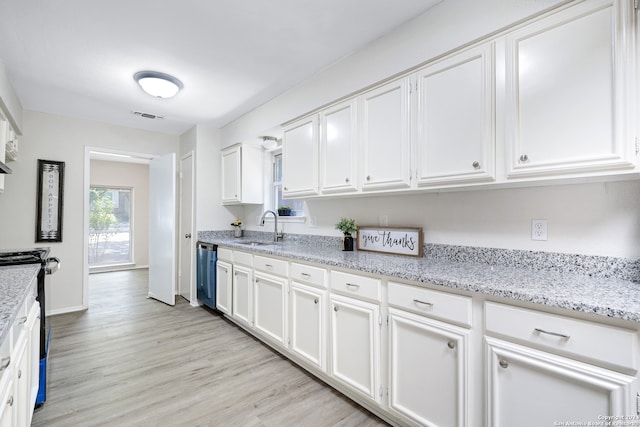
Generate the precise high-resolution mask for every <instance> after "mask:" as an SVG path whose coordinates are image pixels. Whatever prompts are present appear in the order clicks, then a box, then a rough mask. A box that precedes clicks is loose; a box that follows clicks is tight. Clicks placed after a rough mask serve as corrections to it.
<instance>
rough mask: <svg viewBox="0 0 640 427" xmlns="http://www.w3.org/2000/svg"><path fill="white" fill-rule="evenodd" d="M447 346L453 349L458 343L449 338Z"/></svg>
mask: <svg viewBox="0 0 640 427" xmlns="http://www.w3.org/2000/svg"><path fill="white" fill-rule="evenodd" d="M447 347H449V348H450V349H451V350H453V349H454V348H456V343H455V342H454V341H453V340H449V342H448V343H447Z"/></svg>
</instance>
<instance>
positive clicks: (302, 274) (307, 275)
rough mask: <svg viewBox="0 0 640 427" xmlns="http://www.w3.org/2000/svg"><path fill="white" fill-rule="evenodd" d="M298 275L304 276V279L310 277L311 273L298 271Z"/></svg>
mask: <svg viewBox="0 0 640 427" xmlns="http://www.w3.org/2000/svg"><path fill="white" fill-rule="evenodd" d="M300 275H301V276H302V277H304V278H305V279H310V278H311V275H310V274H309V273H300Z"/></svg>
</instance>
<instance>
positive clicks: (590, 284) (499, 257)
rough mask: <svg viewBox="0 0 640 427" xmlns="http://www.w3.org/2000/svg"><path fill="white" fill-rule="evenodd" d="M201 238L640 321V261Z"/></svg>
mask: <svg viewBox="0 0 640 427" xmlns="http://www.w3.org/2000/svg"><path fill="white" fill-rule="evenodd" d="M198 239H199V240H202V241H207V242H210V243H215V244H218V245H220V246H226V247H230V248H234V249H241V250H244V251H249V252H253V253H257V254H265V255H275V256H281V257H286V258H290V259H294V260H300V261H309V262H316V263H320V264H325V265H327V266H334V267H340V268H346V269H352V270H358V271H363V272H367V273H373V274H380V275H384V276H388V277H392V278H397V279H401V280H410V281H415V282H419V283H431V284H434V285H440V286H445V287H448V288H453V289H459V290H463V291H469V292H475V293H482V294H486V295H492V296H498V297H505V298H510V299H513V300H517V301H524V302H531V303H536V304H543V305H548V306H552V307H560V308H565V309H570V310H575V311H580V312H585V313H595V314H597V315H601V316H607V317H613V318H619V319H624V320H630V321H634V322H640V261H638V260H621V259H617V258H608V257H590V256H577V255H564V254H554V255H553V256H550V255H549V254H545V253H540V252H528V251H509V250H495V249H483V248H465V247H455V246H445V245H433V246H431V247H429V246H427V248H426V250H425V254H426V255H425V257H423V258H411V257H402V256H394V255H384V254H379V253H374V252H364V251H353V252H342V251H340V250H339V249H338V243H337V239H336V238H318V236H316V238H315V239H309V238H307V239H304V238H303V239H297V238H292V239H290V240H287V238H286V237H285V241H284V242H280V243H278V244H265V245H259V246H250V245H247V244H246V242H247V241H252V240H258V239H259V240H261V241H264V242H266V243H268V242H269V241H268V239H269V237H266V238H265V234H264V233H255V234H250V233H249V236H247V237H245V238H242V239H235V238H233V237H231V235H230V234H229V233H225V232H200V233H199V234H198Z"/></svg>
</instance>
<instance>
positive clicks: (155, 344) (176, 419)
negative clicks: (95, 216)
mask: <svg viewBox="0 0 640 427" xmlns="http://www.w3.org/2000/svg"><path fill="white" fill-rule="evenodd" d="M147 279H148V275H147V271H146V270H135V271H127V272H115V273H102V274H95V275H91V278H90V299H89V307H90V309H89V310H88V311H86V312H82V313H71V314H65V315H59V316H52V317H50V318H48V322H49V325H51V327H52V334H51V345H50V354H49V388H48V394H47V401H46V403H45V404H44V405H43V406H42V407H41V408H39V409H37V410H36V412H35V414H34V417H33V423H32V426H34V427H38V426H46V427H54V426H65V427H68V426H83V427H85V426H249V427H250V426H278V427H283V426H318V427H320V426H380V425H386V424H385V423H384V422H383V421H382V420H380V419H379V418H377V417H375V416H374V415H372V414H371V413H369V412H367V411H366V410H364V409H362V408H360V407H359V406H358V405H356V404H355V403H353V402H352V401H351V400H349V399H347V398H345V397H344V396H342V395H341V394H339V393H338V392H336V391H335V390H333V389H332V388H330V387H328V386H326V385H325V384H323V383H321V382H320V381H318V380H316V379H315V378H314V377H312V376H311V375H309V374H307V373H306V372H305V371H303V370H302V369H300V368H298V367H297V366H295V365H294V364H293V363H291V362H289V361H288V360H287V359H285V358H284V357H282V356H281V355H279V354H278V353H276V352H274V351H272V350H271V349H269V348H268V347H266V346H265V345H263V344H261V343H260V342H259V341H258V340H256V339H255V338H253V337H251V336H250V335H248V334H246V333H245V332H243V331H242V330H240V329H239V328H237V327H236V326H235V325H233V324H232V323H230V322H229V321H227V320H225V319H224V318H222V317H220V316H218V315H215V314H212V313H211V312H209V311H207V310H205V309H203V308H195V307H191V306H190V305H189V304H188V303H187V302H186V301H185V300H184V299H182V298H180V297H178V298H177V304H176V306H175V307H170V306H167V305H165V304H163V303H160V302H158V301H155V300H152V299H147V298H146V294H147Z"/></svg>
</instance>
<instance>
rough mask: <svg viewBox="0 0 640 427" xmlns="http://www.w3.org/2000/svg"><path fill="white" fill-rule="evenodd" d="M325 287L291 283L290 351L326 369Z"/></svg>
mask: <svg viewBox="0 0 640 427" xmlns="http://www.w3.org/2000/svg"><path fill="white" fill-rule="evenodd" d="M325 295H326V291H320V290H318V289H314V288H311V287H309V286H305V285H303V284H300V283H297V282H293V283H292V285H291V323H290V325H291V332H290V336H291V351H293V352H295V353H296V354H298V355H300V356H302V357H304V358H305V359H306V360H308V361H309V362H311V363H313V364H314V365H316V366H317V367H318V368H320V369H322V370H324V369H325V350H326V345H325V343H324V339H323V338H324V336H325V330H326V327H325V321H324V312H325V306H326V303H325V298H326V297H325Z"/></svg>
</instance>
